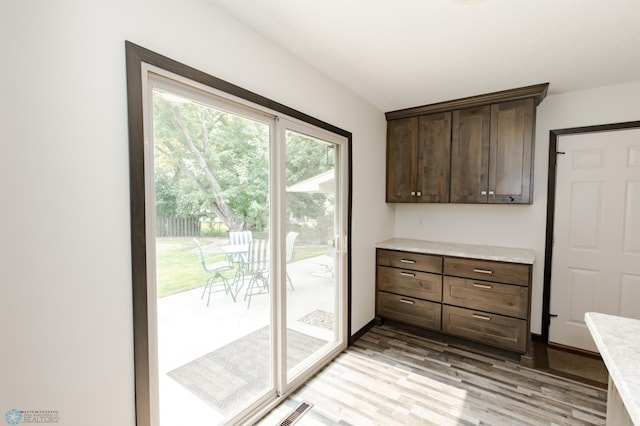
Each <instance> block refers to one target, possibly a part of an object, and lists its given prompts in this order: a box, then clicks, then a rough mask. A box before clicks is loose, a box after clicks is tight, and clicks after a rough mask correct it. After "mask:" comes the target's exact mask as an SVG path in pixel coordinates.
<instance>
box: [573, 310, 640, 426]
mask: <svg viewBox="0 0 640 426" xmlns="http://www.w3.org/2000/svg"><path fill="white" fill-rule="evenodd" d="M599 317H600V318H599ZM615 318H619V319H620V321H621V322H622V321H625V320H627V318H623V317H615V316H614V315H607V314H601V313H596V312H587V313H586V314H585V316H584V320H585V323H586V324H587V328H588V329H589V332H590V333H591V336H592V337H593V340H594V342H595V343H596V346H597V347H598V350H599V351H600V356H601V357H602V360H603V361H604V363H605V365H606V366H607V370H608V371H609V376H610V377H611V380H612V381H613V383H614V384H615V385H616V388H617V389H618V393H619V394H620V398H621V399H622V402H623V403H624V405H625V407H626V409H627V412H628V413H629V416H630V417H631V419H632V421H633V422H634V424H639V425H640V405H639V404H638V403H637V401H636V399H637V396H634V395H632V393H633V392H632V391H631V389H629V385H628V383H627V382H628V379H629V378H628V377H625V374H623V372H622V371H621V370H620V368H619V365H618V364H619V362H620V360H619V359H616V355H617V357H618V358H619V357H620V354H614V353H612V352H614V351H615V349H616V348H611V343H610V342H606V341H605V340H604V338H603V335H602V332H603V331H604V330H602V326H601V325H599V324H597V322H598V321H599V320H601V319H602V320H606V319H609V320H610V319H614V320H615ZM635 321H637V320H635ZM637 352H638V356H640V351H637Z"/></svg>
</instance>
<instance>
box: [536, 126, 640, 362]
mask: <svg viewBox="0 0 640 426" xmlns="http://www.w3.org/2000/svg"><path fill="white" fill-rule="evenodd" d="M557 151H558V152H563V153H564V154H559V155H558V161H557V171H556V203H555V216H554V217H555V222H554V234H555V235H554V246H553V259H552V271H551V301H550V312H551V314H552V315H553V314H555V315H557V317H552V318H551V323H550V327H549V341H550V342H553V343H558V344H562V345H566V346H571V347H575V348H580V349H585V350H589V351H593V352H597V349H596V346H595V344H594V343H593V340H592V339H591V336H590V334H589V332H588V330H587V328H586V325H585V323H584V314H585V313H586V312H601V313H606V314H612V315H621V316H625V317H632V318H640V303H638V301H640V129H625V130H616V131H607V132H597V133H582V134H573V135H563V136H561V137H559V139H558V149H557Z"/></svg>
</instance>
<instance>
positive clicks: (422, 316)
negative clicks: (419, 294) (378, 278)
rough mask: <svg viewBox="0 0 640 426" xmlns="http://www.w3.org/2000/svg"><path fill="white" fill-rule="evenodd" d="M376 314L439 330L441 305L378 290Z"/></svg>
mask: <svg viewBox="0 0 640 426" xmlns="http://www.w3.org/2000/svg"><path fill="white" fill-rule="evenodd" d="M378 315H380V316H382V317H384V318H388V319H390V320H395V321H400V322H404V323H407V324H411V325H416V326H418V327H423V328H428V329H430V330H440V324H441V321H442V319H441V317H442V305H441V304H440V303H435V302H429V301H427V300H422V299H416V298H413V297H407V296H401V295H398V294H393V293H386V292H379V293H378Z"/></svg>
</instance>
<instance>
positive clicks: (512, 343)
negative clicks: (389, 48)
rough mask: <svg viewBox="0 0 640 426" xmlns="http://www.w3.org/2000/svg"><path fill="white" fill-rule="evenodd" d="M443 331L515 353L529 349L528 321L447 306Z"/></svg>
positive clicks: (444, 313) (444, 312) (443, 311)
mask: <svg viewBox="0 0 640 426" xmlns="http://www.w3.org/2000/svg"><path fill="white" fill-rule="evenodd" d="M442 331H444V332H445V333H448V334H455V335H456V336H460V337H464V338H467V339H470V340H475V341H477V342H481V343H484V344H487V345H491V346H496V347H499V348H503V349H509V350H512V351H516V352H522V353H524V352H526V350H527V322H526V321H524V320H521V319H516V318H510V317H505V316H503V315H497V314H491V313H487V312H483V311H476V310H472V309H465V308H458V307H456V306H449V305H444V306H443V307H442Z"/></svg>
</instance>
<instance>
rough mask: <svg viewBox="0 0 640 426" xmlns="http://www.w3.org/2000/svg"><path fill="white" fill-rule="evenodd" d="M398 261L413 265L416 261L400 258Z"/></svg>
mask: <svg viewBox="0 0 640 426" xmlns="http://www.w3.org/2000/svg"><path fill="white" fill-rule="evenodd" d="M400 263H410V264H412V265H413V264H414V263H416V261H415V260H410V259H400Z"/></svg>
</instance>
